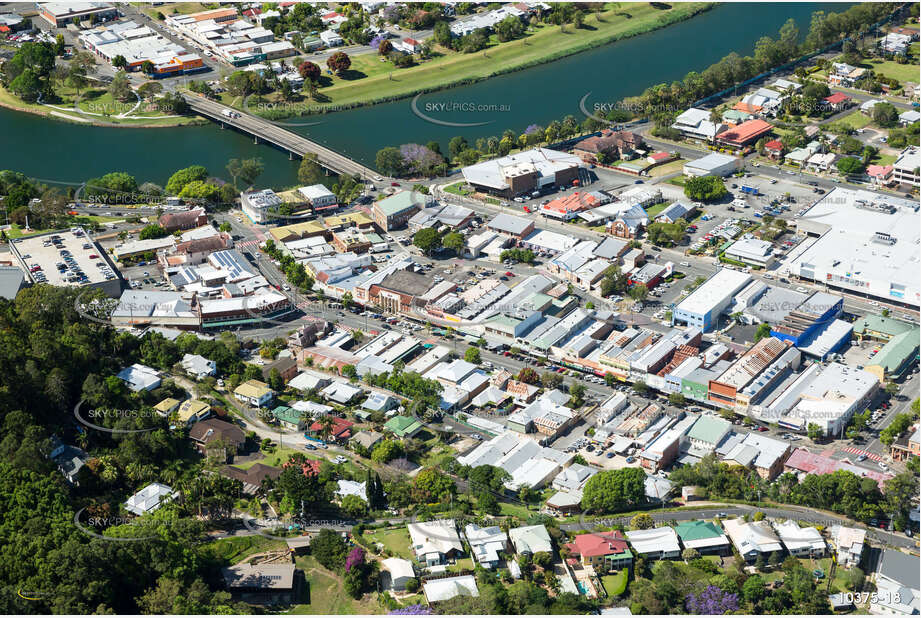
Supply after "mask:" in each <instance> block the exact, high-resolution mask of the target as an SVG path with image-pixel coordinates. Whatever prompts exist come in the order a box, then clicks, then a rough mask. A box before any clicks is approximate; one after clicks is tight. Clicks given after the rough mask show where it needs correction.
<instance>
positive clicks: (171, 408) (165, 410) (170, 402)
mask: <svg viewBox="0 0 921 618" xmlns="http://www.w3.org/2000/svg"><path fill="white" fill-rule="evenodd" d="M179 403H180V402H179V400H178V399H173V398H172V397H167V398H166V399H164V400H163V401H161V402H160V403H158V404H157V405H155V406H154V410H156V412H157V414H159V415H160V416H166V417H169V415H170V414H172V413H173V412H175V411H176V410H178V409H179Z"/></svg>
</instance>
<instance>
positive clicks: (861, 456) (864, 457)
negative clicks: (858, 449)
mask: <svg viewBox="0 0 921 618" xmlns="http://www.w3.org/2000/svg"><path fill="white" fill-rule="evenodd" d="M866 460H867V456H866V455H858V456H857V461H866Z"/></svg>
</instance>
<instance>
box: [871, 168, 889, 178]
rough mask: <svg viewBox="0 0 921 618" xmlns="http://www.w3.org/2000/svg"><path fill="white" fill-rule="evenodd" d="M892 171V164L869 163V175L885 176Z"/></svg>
mask: <svg viewBox="0 0 921 618" xmlns="http://www.w3.org/2000/svg"><path fill="white" fill-rule="evenodd" d="M891 173H892V166H891V165H868V166H867V176H879V177H881V178H885V177H886V176H888V175H889V174H891Z"/></svg>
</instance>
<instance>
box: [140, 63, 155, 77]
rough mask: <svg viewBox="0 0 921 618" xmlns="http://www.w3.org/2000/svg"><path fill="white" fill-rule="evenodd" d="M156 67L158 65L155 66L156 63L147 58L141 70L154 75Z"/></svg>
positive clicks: (145, 73)
mask: <svg viewBox="0 0 921 618" xmlns="http://www.w3.org/2000/svg"><path fill="white" fill-rule="evenodd" d="M156 69H157V67H156V66H154V63H153V62H151V61H150V60H145V61H144V62H142V63H141V72H142V73H143V74H144V75H153V74H154V71H156Z"/></svg>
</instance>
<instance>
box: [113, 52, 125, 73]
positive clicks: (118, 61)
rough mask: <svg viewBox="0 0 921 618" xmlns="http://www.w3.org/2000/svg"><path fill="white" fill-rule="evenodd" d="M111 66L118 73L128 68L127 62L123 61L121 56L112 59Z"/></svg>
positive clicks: (123, 58)
mask: <svg viewBox="0 0 921 618" xmlns="http://www.w3.org/2000/svg"><path fill="white" fill-rule="evenodd" d="M112 66H113V67H115V68H116V69H118V70H120V71H124V70H125V69H126V68H128V61H127V60H125V57H124V56H122V55H121V54H118V55H117V56H115V57H114V58H112ZM116 75H117V74H116Z"/></svg>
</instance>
